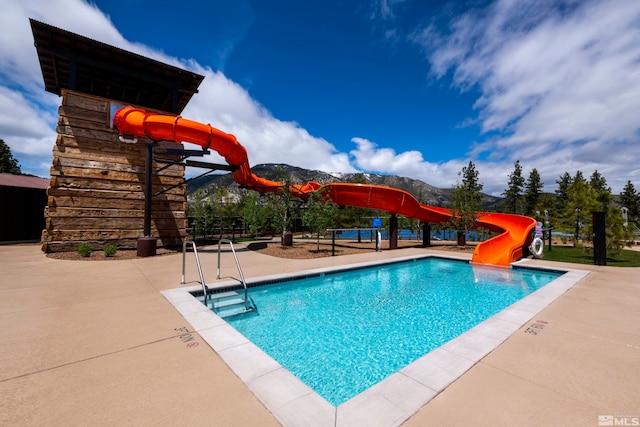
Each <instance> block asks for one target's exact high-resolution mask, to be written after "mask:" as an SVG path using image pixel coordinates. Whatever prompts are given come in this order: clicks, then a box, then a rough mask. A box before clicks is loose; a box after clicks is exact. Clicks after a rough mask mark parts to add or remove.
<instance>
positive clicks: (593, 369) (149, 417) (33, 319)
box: [0, 245, 640, 426]
mask: <svg viewBox="0 0 640 427" xmlns="http://www.w3.org/2000/svg"><path fill="white" fill-rule="evenodd" d="M425 253H437V252H436V251H433V250H428V249H419V248H408V249H402V250H397V251H382V252H371V253H364V254H357V255H346V256H340V257H335V258H321V259H315V260H285V259H279V258H273V257H269V256H266V255H261V254H259V253H256V252H251V251H239V254H238V256H239V258H240V262H241V264H242V267H243V271H244V275H245V277H246V278H247V279H249V280H250V279H251V278H254V277H258V276H266V275H273V274H285V273H293V272H296V271H302V270H311V269H317V268H328V267H332V266H339V265H345V264H353V263H361V262H370V261H378V260H384V259H390V258H395V257H404V256H413V255H422V254H425ZM441 254H443V255H445V256H451V253H448V252H444V253H441ZM201 260H202V261H203V264H204V268H205V271H204V274H205V278H206V279H207V281H208V282H210V283H211V282H214V278H215V277H216V261H217V257H216V251H215V250H213V248H212V249H211V250H207V251H202V252H201ZM222 261H223V264H222V274H223V276H224V275H231V276H235V275H236V274H235V266H234V265H233V259H232V257H231V255H230V253H229V252H228V251H226V252H224V253H223V258H222ZM181 265H182V256H181V255H179V254H176V255H165V256H161V257H155V258H145V259H142V258H141V259H135V260H128V261H95V262H88V261H61V260H55V259H50V258H47V257H45V256H44V255H43V254H42V253H41V252H40V249H39V245H8V246H0V274H1V276H0V277H2V279H0V291H1V292H2V298H1V300H0V319H1V323H0V325H1V326H2V328H1V332H0V334H1V335H0V339H1V341H0V342H1V343H2V350H1V351H0V353H1V354H2V359H1V363H0V402H1V405H0V425H96V424H99V425H104V424H108V425H150V424H153V425H176V424H178V425H225V426H247V425H260V426H262V425H279V424H280V423H279V421H278V419H277V418H276V417H275V416H274V415H273V414H272V413H271V412H270V411H269V410H268V409H267V408H266V407H265V406H264V405H263V404H262V403H261V401H260V400H259V399H258V398H257V397H256V396H255V395H254V393H253V392H252V391H251V390H250V389H249V388H248V387H247V386H246V385H245V384H244V383H243V381H242V380H241V379H240V378H239V377H238V376H237V375H236V374H235V373H234V372H233V371H232V370H231V369H230V368H229V367H228V366H227V364H225V362H224V361H223V359H222V358H221V357H220V356H219V355H218V354H217V353H216V352H215V351H214V350H212V349H211V347H209V346H208V345H207V344H206V342H205V341H204V340H203V338H202V337H201V336H200V335H199V334H198V333H196V332H195V331H194V329H193V328H192V327H191V326H190V325H189V324H188V323H187V322H186V321H185V319H184V318H183V317H182V316H181V315H180V314H179V313H178V312H177V311H176V310H175V309H174V307H173V306H172V305H171V304H170V303H169V302H168V301H167V299H165V297H164V296H163V295H162V294H161V291H167V290H170V289H174V288H178V287H180V272H181ZM527 265H531V266H548V267H551V268H557V269H563V268H569V269H581V270H589V271H590V272H591V273H590V274H589V275H588V276H587V277H586V278H584V279H582V280H581V281H579V282H578V283H577V284H576V285H575V286H573V287H572V288H571V289H569V290H568V291H566V292H565V293H563V294H562V295H561V296H560V297H559V298H558V299H556V300H555V301H554V302H552V303H551V304H550V305H548V306H547V307H546V308H544V309H542V311H540V312H539V313H538V314H536V315H535V316H534V317H533V318H532V319H531V321H530V322H528V323H526V324H525V325H524V326H523V327H521V328H519V329H518V330H517V331H516V332H515V333H514V334H513V335H511V336H510V337H509V338H507V339H506V340H505V341H504V342H503V343H502V344H501V345H499V346H498V347H497V348H496V349H494V350H493V351H491V352H490V353H489V354H488V355H486V356H485V357H483V358H482V359H481V360H480V361H479V362H477V363H475V364H474V365H473V366H472V367H471V368H470V369H469V370H468V371H467V372H466V373H464V374H463V375H462V376H461V377H460V378H458V379H457V380H456V381H454V382H453V383H452V384H450V385H449V386H448V387H447V388H445V389H444V390H443V391H442V392H440V394H438V395H437V396H435V398H433V399H432V400H431V401H429V403H427V404H426V405H424V406H422V407H420V409H419V410H418V411H417V412H416V413H415V414H414V415H413V416H411V417H410V418H409V419H408V420H407V421H406V422H405V424H404V425H407V426H414V425H415V426H422V425H426V424H433V425H520V426H522V425H524V426H526V425H531V426H540V425H557V424H560V425H587V426H588V425H594V426H597V425H599V423H598V421H599V418H598V417H599V416H607V415H610V416H614V417H619V418H618V419H626V420H630V421H629V422H632V421H633V420H634V417H635V419H638V418H637V417H640V369H638V366H640V269H638V268H616V267H595V266H583V265H575V264H559V263H551V262H545V261H542V260H531V261H528V262H527ZM195 277H196V273H195V268H194V267H193V262H190V263H189V269H188V272H187V280H193V279H194V278H195ZM222 280H225V279H224V278H223V279H222ZM226 280H228V279H226ZM533 322H536V323H537V324H538V325H542V327H541V328H536V331H535V332H536V333H535V334H533V333H530V332H527V329H530V324H531V323H533ZM318 421H320V420H318ZM383 421H384V420H380V423H379V425H397V423H396V424H394V423H389V422H383ZM319 425H320V424H319ZM345 425H347V424H345Z"/></svg>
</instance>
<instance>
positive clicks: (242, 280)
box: [217, 239, 249, 306]
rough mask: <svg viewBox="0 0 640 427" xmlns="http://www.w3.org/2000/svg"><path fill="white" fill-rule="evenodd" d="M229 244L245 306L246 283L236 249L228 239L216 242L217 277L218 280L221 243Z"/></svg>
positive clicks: (246, 302)
mask: <svg viewBox="0 0 640 427" xmlns="http://www.w3.org/2000/svg"><path fill="white" fill-rule="evenodd" d="M223 242H224V243H229V245H230V246H231V253H232V254H233V259H234V261H235V262H236V268H237V269H238V274H240V282H241V283H242V286H243V288H244V302H245V306H246V305H247V304H248V303H249V302H248V299H247V281H246V280H245V279H244V274H243V273H242V268H241V267H240V261H238V255H237V254H236V249H235V248H234V247H233V242H232V241H231V240H229V239H220V240H218V277H217V279H220V249H221V246H222V243H223Z"/></svg>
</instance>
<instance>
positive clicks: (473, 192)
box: [448, 161, 484, 246]
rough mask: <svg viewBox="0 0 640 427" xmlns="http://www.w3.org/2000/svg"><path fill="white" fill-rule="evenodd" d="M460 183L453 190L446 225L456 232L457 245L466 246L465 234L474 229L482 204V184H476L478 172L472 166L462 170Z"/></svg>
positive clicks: (471, 163) (470, 163)
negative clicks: (449, 217) (450, 214)
mask: <svg viewBox="0 0 640 427" xmlns="http://www.w3.org/2000/svg"><path fill="white" fill-rule="evenodd" d="M459 175H462V181H461V182H459V183H457V184H456V185H455V186H454V189H453V201H452V203H451V210H452V211H453V212H452V213H453V215H452V217H451V220H450V221H449V222H448V225H449V226H451V227H452V228H454V229H455V230H456V231H457V232H458V244H459V245H461V246H464V245H466V235H467V232H468V231H469V230H470V229H472V228H474V227H475V225H476V222H477V221H478V217H479V210H480V205H481V202H482V194H481V193H480V192H481V191H482V188H483V187H484V185H483V184H480V183H479V182H478V171H477V169H476V167H475V165H474V164H473V162H471V161H470V162H469V164H468V165H467V166H465V167H463V168H462V172H460V173H459Z"/></svg>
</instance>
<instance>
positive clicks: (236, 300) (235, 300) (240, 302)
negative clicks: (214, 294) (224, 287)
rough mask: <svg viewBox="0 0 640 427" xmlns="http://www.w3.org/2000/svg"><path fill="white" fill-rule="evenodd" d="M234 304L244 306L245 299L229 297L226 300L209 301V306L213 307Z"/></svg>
mask: <svg viewBox="0 0 640 427" xmlns="http://www.w3.org/2000/svg"><path fill="white" fill-rule="evenodd" d="M232 305H242V306H243V307H244V305H245V301H244V298H241V297H238V298H228V299H224V300H209V301H207V306H209V307H211V308H222V307H230V306H232Z"/></svg>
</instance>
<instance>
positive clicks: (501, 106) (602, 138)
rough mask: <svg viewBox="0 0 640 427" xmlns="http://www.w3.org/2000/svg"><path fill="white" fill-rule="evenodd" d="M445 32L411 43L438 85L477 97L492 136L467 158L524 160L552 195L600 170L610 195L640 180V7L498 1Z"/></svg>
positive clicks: (610, 1) (621, 1)
mask: <svg viewBox="0 0 640 427" xmlns="http://www.w3.org/2000/svg"><path fill="white" fill-rule="evenodd" d="M449 30H450V31H449V32H448V33H446V34H443V33H442V32H440V31H438V29H437V27H436V26H435V24H432V25H429V26H427V27H426V28H424V29H422V30H420V31H417V32H415V33H413V34H412V35H411V40H413V41H414V42H416V43H418V44H420V45H421V46H422V47H423V49H424V51H425V53H426V56H427V58H428V59H429V61H430V64H431V74H432V76H433V77H434V78H436V79H439V78H443V77H445V76H446V75H447V73H448V72H449V71H451V72H452V74H451V76H452V81H453V85H454V86H456V87H458V88H460V89H461V90H468V89H469V88H471V87H474V88H477V89H478V90H479V91H480V93H481V96H480V97H479V98H478V100H477V101H476V103H475V105H474V107H475V108H476V109H477V111H478V118H479V120H480V124H481V128H482V131H483V132H484V133H485V134H486V136H487V137H486V140H485V141H483V142H481V143H479V144H476V145H475V146H474V147H472V151H471V152H470V154H471V155H473V156H481V155H482V154H483V153H489V154H490V155H489V159H493V161H496V162H497V161H499V160H502V161H503V162H505V164H506V163H507V162H511V163H512V162H513V160H515V159H520V160H521V163H523V164H530V165H531V167H536V168H537V169H538V170H539V171H543V172H547V173H548V174H549V175H547V176H546V178H547V186H549V185H550V186H555V179H557V178H558V176H559V175H560V174H561V173H562V172H564V171H565V170H569V172H572V171H575V170H577V169H581V170H583V172H584V173H585V174H587V175H589V174H590V173H591V172H592V171H593V170H595V169H598V170H599V171H600V172H601V173H603V175H604V176H605V177H606V178H607V180H608V183H609V184H610V185H611V186H612V187H613V188H614V191H620V190H621V189H622V187H623V186H624V184H625V183H626V181H627V179H629V178H630V176H631V177H632V178H631V179H634V178H633V177H635V179H638V177H639V176H640V167H639V166H638V165H639V164H640V149H639V147H640V132H639V129H640V121H638V113H637V112H638V111H640V2H629V1H625V0H598V1H581V2H571V1H566V2H562V1H539V0H519V1H513V0H498V1H496V2H494V3H493V4H491V5H490V6H489V7H487V8H485V9H481V10H470V11H468V12H466V13H465V14H463V15H461V16H458V17H455V18H454V19H453V20H452V21H451V22H450V26H449ZM479 169H480V168H479ZM509 169H512V167H509ZM543 178H544V176H543ZM503 185H504V184H503Z"/></svg>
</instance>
